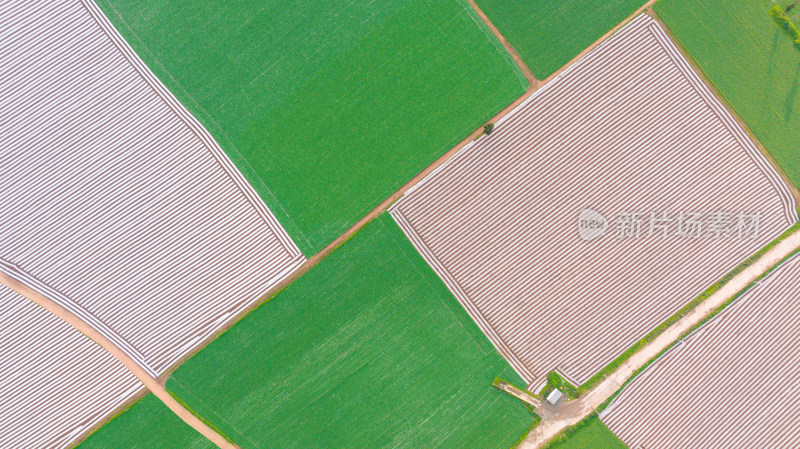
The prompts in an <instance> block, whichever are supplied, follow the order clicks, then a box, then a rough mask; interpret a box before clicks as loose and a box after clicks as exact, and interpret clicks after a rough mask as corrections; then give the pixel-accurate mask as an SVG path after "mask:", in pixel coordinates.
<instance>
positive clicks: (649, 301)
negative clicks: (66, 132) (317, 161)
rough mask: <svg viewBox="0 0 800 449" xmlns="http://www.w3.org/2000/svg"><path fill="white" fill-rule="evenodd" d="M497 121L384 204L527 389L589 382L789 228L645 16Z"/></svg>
mask: <svg viewBox="0 0 800 449" xmlns="http://www.w3.org/2000/svg"><path fill="white" fill-rule="evenodd" d="M495 129H496V130H495V131H494V132H493V133H492V134H491V136H488V137H482V138H481V139H479V140H477V141H475V142H473V144H471V145H469V146H467V147H465V148H464V149H463V150H462V151H460V152H459V153H458V154H457V155H455V156H454V157H453V158H452V159H450V160H449V161H448V162H447V163H446V164H445V165H443V166H442V167H441V168H440V169H438V170H437V171H435V172H434V173H432V174H431V175H430V176H429V177H428V178H426V179H425V180H423V181H422V182H421V183H420V184H418V185H417V186H416V187H415V188H414V189H412V190H411V191H409V193H407V194H406V195H405V196H404V197H403V198H402V199H401V200H400V201H398V202H397V203H396V204H395V205H394V206H393V207H392V208H391V209H390V211H391V214H392V216H393V217H394V218H395V220H396V221H397V222H398V224H400V226H401V227H402V229H403V231H404V232H405V233H406V235H407V236H408V237H409V239H410V240H411V241H412V243H413V244H414V245H415V247H416V248H417V249H418V250H419V252H420V253H421V254H422V255H423V257H425V259H426V260H427V261H428V263H429V264H430V265H431V267H432V268H433V269H434V270H435V271H436V272H437V273H438V274H439V276H440V277H441V278H442V279H443V280H444V282H445V283H446V284H447V286H448V287H449V288H450V290H451V291H452V292H453V293H454V294H455V295H456V297H457V298H458V299H459V301H460V302H461V304H462V305H463V306H464V308H465V309H466V310H467V311H468V312H469V313H470V315H471V316H472V318H473V319H474V320H475V321H476V322H477V323H478V325H479V326H480V327H481V329H482V330H483V331H484V332H485V333H486V334H487V336H488V337H489V338H490V340H492V342H493V343H494V344H495V346H496V347H497V348H498V350H499V351H500V352H501V353H502V354H503V355H504V356H505V357H506V358H507V359H508V360H509V362H510V363H511V364H512V365H513V366H514V367H515V368H516V370H517V372H518V373H520V375H521V376H522V377H523V378H524V379H525V380H527V381H528V382H530V383H531V385H530V388H532V389H538V388H539V387H541V386H543V385H544V383H543V382H544V380H545V379H544V377H545V375H546V374H547V373H548V372H550V371H552V370H557V371H559V372H560V373H561V374H562V375H564V376H565V377H566V378H567V379H569V380H571V381H572V382H574V383H575V384H582V383H584V382H586V381H587V380H588V379H589V378H590V377H591V376H592V375H593V374H595V373H597V372H598V371H599V370H600V369H602V368H603V367H604V366H605V365H607V364H608V363H609V362H611V361H612V360H613V359H614V358H615V357H617V356H619V355H620V354H621V353H622V352H623V351H624V350H625V349H627V348H628V347H630V346H631V345H632V344H634V343H635V342H636V341H637V340H639V339H640V338H642V337H643V336H644V335H646V334H647V333H648V332H649V331H650V330H652V329H653V328H654V327H655V326H656V325H658V323H660V322H662V321H663V320H665V319H666V318H667V317H669V316H670V315H672V314H673V313H674V312H676V311H677V310H678V309H679V308H680V307H681V306H683V305H684V304H686V303H687V302H688V301H690V300H691V299H692V298H693V297H695V296H696V295H697V294H699V293H700V292H701V291H703V290H704V289H705V288H706V287H707V286H708V285H710V284H711V283H713V282H714V281H716V280H717V279H718V278H720V277H721V276H722V275H723V274H725V273H726V272H728V271H729V270H731V269H732V268H733V267H735V266H736V265H737V264H738V263H740V262H741V261H742V260H744V259H745V258H747V256H749V255H750V254H752V253H754V252H755V251H756V250H757V249H759V248H760V247H762V246H763V245H765V244H766V243H767V242H769V241H771V240H773V239H774V238H775V237H777V236H778V235H779V234H780V233H781V232H782V231H783V230H785V229H786V228H787V227H789V226H790V224H791V223H793V222H794V221H796V219H797V217H796V213H795V210H794V200H793V198H792V196H791V195H790V193H789V191H788V189H787V187H786V186H785V185H784V184H783V183H782V182H781V180H780V178H779V177H778V175H777V173H776V172H775V171H774V170H773V169H772V167H771V166H770V165H769V164H768V163H767V162H766V160H765V159H764V157H762V155H761V154H760V153H759V152H758V150H757V149H756V148H755V146H754V144H753V143H752V142H751V141H750V140H749V139H748V138H747V135H746V134H744V132H743V131H742V129H741V128H740V127H739V126H738V125H737V123H736V122H735V121H734V120H733V118H732V117H731V116H730V115H729V114H728V113H727V111H725V110H724V109H723V108H722V107H721V105H720V103H719V101H718V100H717V99H715V98H714V97H713V96H712V95H711V93H710V92H709V90H708V89H707V88H706V87H705V86H704V85H703V84H702V83H701V82H700V80H699V79H698V77H697V76H696V74H695V73H694V72H692V71H691V69H690V67H689V66H688V65H687V64H686V61H685V60H684V58H683V57H682V56H681V55H680V53H678V51H677V50H676V48H675V47H674V45H673V44H672V43H671V42H670V41H669V40H668V39H667V37H666V35H665V34H664V33H663V31H662V30H661V28H660V27H659V26H658V24H657V23H656V22H655V21H654V20H653V19H651V18H649V17H648V16H640V17H638V18H636V19H635V20H634V21H632V22H631V24H629V25H627V26H626V27H624V28H623V29H622V30H620V31H619V32H618V33H616V34H615V35H614V36H612V37H611V38H610V39H609V40H607V41H605V42H604V43H603V44H602V45H600V46H599V47H597V48H596V49H594V50H593V51H592V52H590V53H589V54H587V55H586V56H585V57H584V58H582V59H581V60H580V61H579V62H578V63H576V64H575V65H574V66H572V67H571V68H570V69H569V70H568V71H566V72H564V73H563V74H561V75H560V76H559V77H557V78H556V79H554V80H553V81H552V82H551V83H549V84H548V85H546V86H545V87H543V88H542V89H541V90H539V91H538V92H537V93H536V94H535V95H534V96H532V97H531V98H530V99H529V100H527V101H526V102H525V103H523V104H522V105H520V106H519V107H518V108H517V109H516V110H515V111H513V112H512V113H510V114H509V115H508V116H506V117H504V118H503V120H501V121H500V122H499V123H498V124H497V127H496V128H495ZM579 226H581V227H580V228H579Z"/></svg>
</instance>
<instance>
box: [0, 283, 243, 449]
mask: <svg viewBox="0 0 800 449" xmlns="http://www.w3.org/2000/svg"><path fill="white" fill-rule="evenodd" d="M0 283H2V284H4V285H5V286H7V287H8V288H10V289H12V290H14V291H16V292H17V293H19V294H21V295H22V296H24V297H26V298H28V299H29V300H31V301H33V302H34V303H36V304H38V305H39V306H41V307H43V308H44V309H45V310H47V311H48V312H50V313H52V314H54V315H55V316H57V317H59V318H61V319H62V320H64V321H65V322H67V324H69V325H70V326H72V327H74V328H75V329H77V330H78V331H80V332H81V333H82V334H84V335H86V336H87V337H89V338H90V339H92V340H93V341H94V342H95V343H97V344H99V345H100V346H101V347H102V348H103V349H105V350H106V351H108V352H109V353H111V355H113V356H114V357H116V358H117V359H118V360H119V361H120V362H122V363H123V364H124V365H125V367H126V368H128V370H130V371H131V373H133V375H134V376H136V377H137V378H138V379H139V380H140V381H141V382H142V383H143V384H144V385H145V387H147V389H148V390H150V391H151V392H152V393H153V394H154V395H156V397H158V398H159V399H160V400H161V401H162V402H163V403H164V404H166V406H167V407H169V409H170V410H172V411H173V412H174V413H175V414H176V415H178V417H180V418H181V419H182V420H183V421H185V422H186V423H187V424H189V425H190V426H192V428H194V429H195V430H197V431H198V432H200V433H201V434H202V435H203V436H205V437H206V438H208V439H209V440H211V442H213V443H214V444H216V445H217V446H219V447H220V449H239V448H238V447H237V446H236V445H234V444H231V443H230V442H228V440H226V439H225V438H223V437H222V436H221V435H220V434H218V433H217V432H215V431H214V430H213V429H212V428H211V427H209V426H208V425H206V424H205V423H203V422H202V421H201V420H200V419H199V418H197V417H196V416H195V415H193V414H192V413H191V412H190V411H189V410H187V409H186V408H184V407H183V406H182V405H181V404H180V403H178V401H176V400H175V398H173V397H172V396H171V395H170V394H169V393H168V392H167V390H166V389H165V388H164V386H163V385H162V384H160V383H159V382H158V381H157V380H156V379H155V378H153V377H152V376H150V375H149V374H148V373H147V372H146V371H145V370H144V369H143V368H142V367H141V366H139V364H138V363H136V362H135V361H134V360H133V359H132V358H131V357H130V356H128V355H127V354H126V353H125V352H123V351H122V350H121V349H120V348H119V347H117V346H116V345H115V344H114V343H112V342H111V340H109V339H108V338H106V337H105V336H104V335H103V334H101V333H100V332H98V331H96V330H95V329H94V328H92V327H91V326H89V325H88V324H86V323H85V322H84V321H83V320H81V319H80V318H78V317H77V316H75V315H74V314H72V312H70V311H68V310H67V309H65V308H63V307H61V306H60V305H58V304H56V303H55V302H54V301H52V300H50V299H49V298H47V297H46V296H44V295H43V294H41V293H39V292H38V291H36V290H34V289H32V288H30V287H28V286H27V285H25V284H23V283H21V282H19V281H17V280H16V279H14V278H12V277H10V276H8V275H6V274H4V273H2V272H0Z"/></svg>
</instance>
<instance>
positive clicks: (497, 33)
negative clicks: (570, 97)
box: [467, 0, 537, 86]
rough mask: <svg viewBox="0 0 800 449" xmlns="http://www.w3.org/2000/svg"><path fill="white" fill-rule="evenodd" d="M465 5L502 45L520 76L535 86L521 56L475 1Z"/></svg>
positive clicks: (529, 70) (471, 0)
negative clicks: (515, 65) (470, 8)
mask: <svg viewBox="0 0 800 449" xmlns="http://www.w3.org/2000/svg"><path fill="white" fill-rule="evenodd" d="M467 3H469V6H471V7H472V9H473V10H475V13H476V14H478V17H480V18H481V20H482V21H483V23H484V24H485V25H486V26H487V27H488V28H489V31H491V32H492V34H494V36H495V37H496V38H497V40H499V41H500V43H501V44H502V45H503V48H505V49H506V51H507V52H508V54H509V55H511V58H512V59H513V60H514V62H516V63H517V66H519V68H520V70H522V74H523V75H525V79H527V80H528V83H529V84H530V85H531V86H533V85H536V83H537V80H536V77H535V76H534V75H533V72H531V69H530V68H529V67H528V64H525V61H523V60H522V56H520V55H519V53H518V52H517V49H515V48H514V46H513V45H511V43H510V42H508V40H507V39H506V38H505V36H503V34H502V33H500V30H498V29H497V27H496V26H494V24H493V23H492V21H491V20H489V17H487V16H486V14H484V13H483V10H482V9H481V7H480V6H478V4H477V3H475V0H467Z"/></svg>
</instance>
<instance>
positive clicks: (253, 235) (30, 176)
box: [0, 0, 304, 374]
mask: <svg viewBox="0 0 800 449" xmlns="http://www.w3.org/2000/svg"><path fill="white" fill-rule="evenodd" d="M0 17H3V19H4V21H3V24H0V41H2V42H4V43H5V44H4V50H3V52H2V53H0V67H2V70H3V76H2V77H1V78H0V79H1V80H2V81H0V84H1V85H2V88H1V89H0V99H2V101H0V129H2V132H0V148H2V150H0V204H2V205H0V229H2V230H3V238H2V239H0V270H3V271H4V272H6V273H7V274H9V275H10V276H12V277H14V278H16V279H17V280H20V281H22V282H24V283H26V284H28V285H29V286H31V287H32V288H34V289H37V290H39V291H40V293H43V294H45V295H46V296H49V297H50V298H51V299H52V300H54V301H56V302H58V303H59V304H60V305H62V306H64V307H65V308H67V309H69V310H70V311H72V312H73V313H75V314H76V315H78V316H79V317H81V318H83V319H84V320H85V321H87V322H88V323H89V324H90V325H92V326H94V327H95V328H96V329H97V330H99V331H101V332H103V333H104V334H105V335H106V336H107V337H108V338H109V339H111V340H112V341H114V342H115V343H116V344H117V345H118V346H120V347H121V348H122V349H123V350H124V351H125V352H127V353H128V354H129V355H130V356H131V357H133V358H134V359H135V360H137V361H138V362H139V363H140V364H141V365H142V366H143V367H144V368H145V369H147V370H148V371H149V372H150V373H151V374H158V373H161V372H163V371H164V370H165V369H166V368H167V367H168V366H169V365H170V364H171V363H173V362H175V361H176V360H177V359H178V358H180V357H181V356H182V355H184V354H185V353H186V352H187V351H189V350H190V349H191V348H192V347H193V346H194V345H196V344H197V343H199V342H200V341H202V340H203V339H204V338H206V337H207V336H209V335H210V334H211V333H213V332H214V331H215V330H216V329H218V328H219V327H220V326H222V325H223V324H224V323H225V321H226V320H228V319H230V318H231V317H232V316H233V315H235V314H236V313H237V312H239V311H241V310H242V309H244V308H246V307H247V306H249V305H250V304H252V303H253V302H254V301H255V300H257V299H258V298H259V297H260V296H261V295H262V294H263V293H264V292H265V291H266V290H267V289H269V288H270V287H271V286H273V285H274V284H275V283H276V282H278V281H279V280H281V279H282V278H283V277H285V276H286V275H287V274H288V273H289V272H291V271H292V270H293V269H294V268H295V267H296V266H298V265H299V264H300V263H302V262H303V260H304V258H303V256H302V254H301V253H300V251H299V250H298V249H297V247H296V246H295V245H294V244H293V243H292V241H291V240H290V239H289V238H288V236H287V235H286V233H285V232H284V230H283V229H282V228H281V227H280V225H279V224H278V223H277V221H276V220H275V218H274V217H273V216H272V214H271V213H270V211H269V209H267V207H266V206H265V205H264V204H263V203H262V202H261V201H260V200H259V199H258V196H257V195H256V194H255V192H254V191H253V190H252V188H251V187H250V186H249V185H248V184H247V183H246V182H245V181H244V179H243V178H242V176H241V174H239V172H238V171H236V169H235V168H234V167H233V165H232V164H231V162H230V160H228V159H227V157H226V156H225V154H224V153H223V152H222V151H221V150H220V148H219V147H218V146H217V145H216V143H215V142H214V141H213V139H211V137H210V136H209V134H208V133H207V132H206V131H205V130H204V129H203V128H202V126H200V125H199V123H198V122H197V121H195V120H194V119H193V118H192V117H191V116H190V115H189V114H188V113H187V112H186V110H185V109H183V108H182V107H181V106H180V104H179V103H178V102H177V101H176V100H175V99H174V98H173V97H171V96H170V94H169V93H168V92H167V91H166V90H165V89H164V87H163V86H162V85H161V84H160V83H159V82H158V81H157V80H156V79H155V77H154V76H153V75H152V73H150V72H149V71H148V70H147V69H146V67H144V65H143V64H142V63H141V61H140V60H138V59H137V57H136V56H135V55H134V54H133V52H132V51H131V49H130V48H129V47H127V46H126V44H125V43H124V41H122V39H121V38H120V36H119V35H117V34H116V33H115V31H114V29H113V28H112V27H111V25H110V24H109V23H108V21H107V20H106V19H105V18H104V16H103V15H102V14H101V13H100V11H99V10H98V9H97V7H96V5H94V3H92V2H91V1H89V0H86V1H77V0H65V1H53V2H44V3H35V2H12V3H6V4H4V5H2V6H0Z"/></svg>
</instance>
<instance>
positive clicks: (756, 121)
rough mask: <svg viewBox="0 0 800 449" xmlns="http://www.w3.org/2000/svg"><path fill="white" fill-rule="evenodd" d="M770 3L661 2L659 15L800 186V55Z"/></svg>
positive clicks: (763, 0) (723, 0) (727, 0)
mask: <svg viewBox="0 0 800 449" xmlns="http://www.w3.org/2000/svg"><path fill="white" fill-rule="evenodd" d="M771 6H772V2H771V1H769V0H720V1H716V2H705V1H700V0H661V1H659V2H658V3H656V4H655V11H656V13H658V15H659V16H660V17H661V18H662V19H663V20H664V22H665V23H666V24H667V26H668V28H669V30H670V31H671V32H672V34H673V35H674V36H675V37H676V38H677V39H678V41H679V43H680V44H681V45H682V46H683V47H684V48H685V49H686V51H687V52H688V53H689V54H690V55H691V56H692V58H693V59H694V60H695V61H696V62H697V64H698V65H699V66H700V68H701V69H702V70H703V72H704V73H705V74H706V76H707V77H708V78H709V79H710V80H711V82H712V83H713V84H714V86H715V87H716V88H717V89H718V90H719V92H720V93H721V94H722V96H723V97H724V98H725V100H727V102H728V103H729V104H730V105H731V106H732V107H733V109H734V110H735V111H736V112H737V113H738V114H739V115H740V116H741V117H742V119H743V120H744V121H745V122H746V123H747V125H748V126H749V127H750V129H751V130H752V131H753V133H754V134H755V136H756V137H757V138H758V139H759V140H760V141H761V143H762V144H764V146H765V147H766V149H767V151H768V152H769V153H770V154H771V155H772V156H773V157H774V158H775V160H776V161H777V162H778V164H779V165H780V166H781V168H782V169H783V171H784V172H785V173H786V174H787V175H788V177H789V178H790V179H791V180H792V182H793V183H794V184H795V185H796V186H797V185H800V149H799V148H798V146H797V142H799V141H800V114H798V109H799V107H800V96H798V89H800V52H798V51H797V49H796V48H795V46H794V43H793V42H792V40H791V39H788V38H787V37H786V34H785V33H786V32H785V31H784V30H782V29H780V28H779V27H776V26H775V23H774V22H773V19H772V18H771V17H770V15H769V14H767V10H768V9H769V8H770V7H771Z"/></svg>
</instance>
